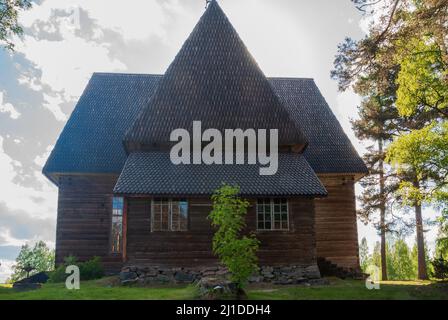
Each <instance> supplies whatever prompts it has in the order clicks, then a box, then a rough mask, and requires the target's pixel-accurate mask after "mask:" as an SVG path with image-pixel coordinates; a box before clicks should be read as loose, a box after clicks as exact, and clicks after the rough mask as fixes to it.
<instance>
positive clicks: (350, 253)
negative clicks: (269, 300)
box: [56, 175, 359, 270]
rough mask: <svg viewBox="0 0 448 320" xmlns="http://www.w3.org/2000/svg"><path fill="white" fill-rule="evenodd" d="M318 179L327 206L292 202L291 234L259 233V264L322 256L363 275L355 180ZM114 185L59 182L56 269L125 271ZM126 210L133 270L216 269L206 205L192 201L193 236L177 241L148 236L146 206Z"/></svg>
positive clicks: (131, 203)
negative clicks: (101, 266) (97, 264)
mask: <svg viewBox="0 0 448 320" xmlns="http://www.w3.org/2000/svg"><path fill="white" fill-rule="evenodd" d="M320 178H321V180H322V181H323V183H324V185H325V186H326V188H327V190H328V192H329V195H328V198H323V199H316V200H313V199H306V198H295V199H290V201H289V209H290V231H288V232H278V231H268V232H259V233H257V237H258V238H259V239H260V241H261V247H260V252H259V257H260V263H261V264H264V265H280V264H294V263H295V264H308V263H310V262H313V261H315V258H316V256H317V257H324V258H327V259H328V260H330V261H332V262H333V263H336V264H338V265H340V266H342V267H347V268H358V267H359V258H358V239H357V226H356V209H355V193H354V181H353V178H352V177H348V176H347V177H340V176H339V177H329V176H325V177H324V176H321V177H320ZM116 179H117V177H116V176H93V175H92V176H63V177H61V178H60V188H59V201H58V218H57V234H56V262H57V263H62V262H63V259H64V257H66V256H69V255H74V256H76V257H78V258H79V259H80V260H87V259H90V258H92V257H93V256H100V257H102V259H103V261H104V262H105V265H106V267H107V268H108V269H110V270H112V269H117V268H119V267H120V265H121V263H122V257H121V256H120V255H111V254H110V227H111V212H112V197H113V194H112V189H113V186H114V185H115V182H116ZM127 203H128V208H127V211H128V212H127V216H128V221H127V223H128V228H127V248H126V249H127V257H128V259H129V262H133V263H150V264H159V265H173V266H178V265H182V266H199V265H208V264H213V263H216V258H215V257H214V256H213V254H212V252H211V239H212V236H213V234H212V230H211V227H210V222H209V221H208V220H207V219H206V217H207V215H208V214H209V212H210V210H211V203H210V201H209V200H208V199H194V198H193V199H190V200H189V205H190V208H189V231H187V232H179V233H172V232H159V233H151V232H150V223H151V220H150V219H151V212H150V210H151V205H150V199H149V198H130V199H128V201H127ZM254 204H255V202H254V201H252V207H251V208H250V211H249V214H248V222H247V223H248V229H249V230H251V231H253V230H255V227H256V215H255V206H254ZM314 208H315V209H314ZM314 211H315V212H316V213H315V216H314ZM314 221H315V222H316V224H315V226H314Z"/></svg>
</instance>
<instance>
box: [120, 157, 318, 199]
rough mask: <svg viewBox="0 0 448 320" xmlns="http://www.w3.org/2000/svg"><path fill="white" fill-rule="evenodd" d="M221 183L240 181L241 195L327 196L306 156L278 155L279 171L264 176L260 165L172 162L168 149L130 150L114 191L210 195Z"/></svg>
mask: <svg viewBox="0 0 448 320" xmlns="http://www.w3.org/2000/svg"><path fill="white" fill-rule="evenodd" d="M222 183H227V184H230V185H233V184H238V186H239V187H240V188H241V194H242V195H264V196H313V197H314V196H326V195H327V191H326V190H325V187H324V186H323V185H322V183H321V182H320V180H319V178H317V176H316V174H315V173H314V171H313V169H311V167H310V166H309V164H308V163H307V162H306V160H305V158H304V157H303V156H302V155H300V154H296V153H287V154H280V155H279V167H278V172H277V173H276V174H275V175H272V176H261V175H260V174H259V166H258V165H244V166H243V165H236V164H235V165H212V166H209V165H205V164H204V165H173V164H172V163H171V160H170V155H169V153H167V152H136V153H131V154H130V155H129V157H128V159H127V161H126V164H125V166H124V168H123V171H122V173H121V175H120V177H119V178H118V182H117V184H116V186H115V189H114V193H116V194H126V195H142V194H152V195H158V196H164V195H184V196H187V195H211V194H213V192H214V191H215V190H216V189H218V188H219V187H220V186H221V185H222Z"/></svg>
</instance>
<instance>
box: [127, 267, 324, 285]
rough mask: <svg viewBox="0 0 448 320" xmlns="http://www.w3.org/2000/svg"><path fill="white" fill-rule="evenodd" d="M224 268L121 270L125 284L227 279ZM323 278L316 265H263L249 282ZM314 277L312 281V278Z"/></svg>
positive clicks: (132, 268) (292, 282)
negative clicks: (208, 278)
mask: <svg viewBox="0 0 448 320" xmlns="http://www.w3.org/2000/svg"><path fill="white" fill-rule="evenodd" d="M228 275H229V272H228V271H227V269H225V268H223V267H204V268H162V267H157V266H126V267H124V268H123V269H122V270H121V272H120V280H121V283H122V284H124V285H126V284H140V285H151V284H170V283H193V282H196V281H199V280H200V279H202V278H206V277H219V278H226V277H227V276H228ZM316 279H320V272H319V268H318V266H317V264H315V265H309V266H275V267H272V266H263V267H261V268H260V270H259V273H258V274H256V275H254V276H252V277H251V278H250V279H249V282H250V283H272V284H282V285H287V284H301V283H308V282H315V281H313V280H316ZM310 280H311V281H310Z"/></svg>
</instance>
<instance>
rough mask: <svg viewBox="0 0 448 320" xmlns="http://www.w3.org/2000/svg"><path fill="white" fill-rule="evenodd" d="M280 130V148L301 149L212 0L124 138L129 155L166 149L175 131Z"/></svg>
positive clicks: (297, 133)
mask: <svg viewBox="0 0 448 320" xmlns="http://www.w3.org/2000/svg"><path fill="white" fill-rule="evenodd" d="M193 121H202V128H203V130H206V129H209V128H215V129H218V130H221V131H223V130H224V129H236V128H240V129H243V130H244V129H249V128H254V129H278V130H279V145H284V146H286V145H288V146H293V145H298V146H302V147H305V146H306V145H307V140H306V138H305V136H304V135H303V133H302V132H301V130H300V128H299V127H298V126H297V124H296V123H294V122H293V121H292V120H291V118H290V116H289V114H288V112H287V111H286V109H285V108H284V106H283V105H282V103H281V102H280V99H279V98H278V96H277V95H276V94H275V92H274V90H273V89H272V87H271V85H270V83H269V81H268V80H267V79H266V77H265V75H264V74H263V72H262V71H261V70H260V68H259V67H258V65H257V63H256V62H255V60H254V58H253V57H252V56H251V54H250V53H249V51H248V50H247V48H246V46H245V45H244V43H243V42H242V40H241V39H240V37H239V36H238V34H237V32H236V31H235V29H234V28H233V26H232V25H231V23H230V22H229V20H228V18H227V17H226V15H225V14H224V12H223V11H222V9H221V8H220V7H219V5H218V3H217V2H216V1H213V2H211V3H210V5H209V6H208V9H207V10H206V12H205V14H204V15H203V16H202V17H201V19H200V21H199V23H198V24H197V25H196V27H195V28H194V30H193V32H192V33H191V35H190V36H189V38H188V39H187V41H186V42H185V44H184V45H183V47H182V49H181V50H180V52H179V53H178V54H177V56H176V58H175V60H174V61H173V63H172V64H171V65H170V67H169V68H168V70H167V71H166V73H165V75H164V77H163V78H162V79H161V80H160V84H159V86H158V88H157V90H156V91H155V93H154V95H153V96H152V98H151V100H150V102H149V104H148V106H147V107H146V108H144V109H143V111H142V112H141V113H140V115H139V116H138V118H137V119H136V121H135V122H134V124H133V125H132V126H131V128H130V130H129V131H128V132H127V134H126V137H125V145H126V146H127V147H128V151H132V150H133V149H134V148H136V149H139V148H140V147H142V146H145V147H150V146H153V145H158V146H160V145H169V144H170V143H169V140H170V134H171V132H172V131H173V130H175V129H178V128H183V129H186V130H189V131H191V130H192V124H193Z"/></svg>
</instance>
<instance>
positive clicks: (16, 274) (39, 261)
mask: <svg viewBox="0 0 448 320" xmlns="http://www.w3.org/2000/svg"><path fill="white" fill-rule="evenodd" d="M53 269H54V250H51V249H50V248H48V247H47V245H46V243H45V242H43V241H39V242H37V243H36V244H35V245H34V247H31V246H29V245H28V244H26V245H23V246H22V248H21V250H20V253H19V255H18V257H17V258H16V264H15V265H14V266H13V274H12V276H11V280H12V281H13V282H15V281H18V280H21V279H23V278H26V277H27V276H30V275H33V274H36V273H39V272H45V271H51V270H53Z"/></svg>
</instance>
